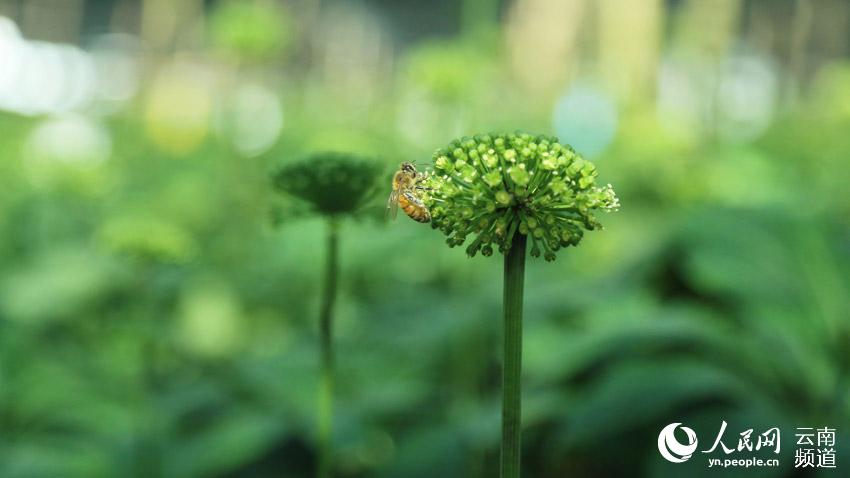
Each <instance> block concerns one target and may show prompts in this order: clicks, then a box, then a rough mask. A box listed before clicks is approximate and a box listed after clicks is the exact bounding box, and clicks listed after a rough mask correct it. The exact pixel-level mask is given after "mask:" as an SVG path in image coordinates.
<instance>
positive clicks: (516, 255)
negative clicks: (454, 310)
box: [501, 234, 526, 478]
mask: <svg viewBox="0 0 850 478" xmlns="http://www.w3.org/2000/svg"><path fill="white" fill-rule="evenodd" d="M525 243H526V236H525V235H524V234H515V235H514V237H513V241H512V242H511V248H510V250H509V251H508V253H507V254H505V288H504V295H503V302H504V304H503V307H504V318H505V324H504V345H505V351H504V357H503V364H502V463H501V477H502V478H518V477H519V471H520V431H521V426H520V425H521V418H522V405H521V403H522V385H521V380H520V379H521V375H522V294H523V292H522V289H523V281H524V276H525Z"/></svg>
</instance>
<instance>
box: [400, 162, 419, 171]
mask: <svg viewBox="0 0 850 478" xmlns="http://www.w3.org/2000/svg"><path fill="white" fill-rule="evenodd" d="M401 170H402V171H404V172H405V173H415V172H416V166H414V165H413V163H410V162H407V161H405V162H403V163H401Z"/></svg>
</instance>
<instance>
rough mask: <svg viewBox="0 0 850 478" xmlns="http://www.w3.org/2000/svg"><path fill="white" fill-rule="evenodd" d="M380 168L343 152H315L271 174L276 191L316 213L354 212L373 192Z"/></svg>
mask: <svg viewBox="0 0 850 478" xmlns="http://www.w3.org/2000/svg"><path fill="white" fill-rule="evenodd" d="M381 169H382V168H381V166H380V164H378V163H377V162H375V161H372V160H370V159H367V158H361V157H358V156H354V155H350V154H346V153H316V154H313V155H310V156H307V157H306V158H303V159H301V160H297V161H294V162H287V163H285V164H283V165H282V166H280V167H278V168H277V169H276V170H275V171H274V172H273V174H272V181H273V183H274V187H275V189H277V191H278V192H280V193H283V194H286V195H289V196H293V197H296V198H298V199H301V200H302V201H305V202H306V203H308V204H309V205H310V206H312V208H313V209H315V210H316V211H317V212H319V213H320V214H325V215H328V216H337V215H341V214H354V213H356V212H358V211H359V210H360V209H361V208H362V207H363V206H364V204H365V203H366V202H367V201H368V200H369V199H370V198H371V197H372V193H374V192H375V184H376V179H377V178H378V175H379V174H380V173H381Z"/></svg>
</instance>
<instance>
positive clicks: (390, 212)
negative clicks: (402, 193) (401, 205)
mask: <svg viewBox="0 0 850 478" xmlns="http://www.w3.org/2000/svg"><path fill="white" fill-rule="evenodd" d="M396 216H398V191H393V192H391V193H390V197H389V199H387V212H386V217H388V218H390V219H395V218H396Z"/></svg>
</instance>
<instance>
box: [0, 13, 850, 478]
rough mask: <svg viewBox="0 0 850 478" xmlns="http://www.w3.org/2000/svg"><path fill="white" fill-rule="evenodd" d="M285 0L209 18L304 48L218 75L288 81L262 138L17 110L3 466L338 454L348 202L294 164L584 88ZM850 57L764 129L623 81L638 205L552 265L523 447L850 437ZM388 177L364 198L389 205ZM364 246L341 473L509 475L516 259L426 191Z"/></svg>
mask: <svg viewBox="0 0 850 478" xmlns="http://www.w3.org/2000/svg"><path fill="white" fill-rule="evenodd" d="M268 5H271V4H266V3H263V2H254V3H250V5H249V4H244V5H243V4H242V3H241V2H219V4H218V5H217V6H216V7H215V9H214V10H213V11H212V13H211V15H212V16H211V17H209V18H208V20H209V25H210V32H209V33H210V34H211V35H212V37H213V38H214V39H215V41H214V44H215V45H216V46H215V47H214V48H223V49H225V50H227V51H231V52H233V54H234V55H235V56H236V57H239V58H244V59H249V60H251V61H254V62H259V63H262V62H270V63H273V62H274V61H284V60H282V59H281V58H280V57H281V55H279V53H281V52H283V51H285V50H286V49H288V48H292V51H293V54H292V57H293V58H294V59H291V60H285V61H286V62H285V63H283V64H282V65H281V68H280V69H281V70H282V71H283V72H284V73H282V74H280V76H274V75H271V74H269V73H268V72H259V73H257V72H249V71H247V70H241V69H239V68H241V67H242V66H241V65H237V66H236V67H235V68H237V69H236V70H235V71H233V72H230V74H229V75H224V76H225V77H226V78H225V80H222V84H223V86H221V85H220V86H221V88H224V89H227V88H228V87H229V86H231V85H232V83H228V81H230V82H238V81H239V80H243V79H250V80H251V81H254V82H256V83H259V84H265V85H267V87H268V88H269V89H271V90H273V91H274V93H275V94H276V95H278V96H279V98H280V103H281V105H282V108H283V111H284V120H283V128H282V130H281V131H280V134H279V137H277V139H276V141H275V143H274V146H273V147H272V148H271V149H269V150H268V151H266V152H265V153H264V154H262V155H260V156H253V157H245V156H243V155H241V154H239V153H238V152H237V151H235V150H233V149H232V148H231V147H230V143H229V141H228V136H227V135H228V134H230V131H228V130H222V131H217V130H215V129H214V128H212V129H210V130H209V131H207V130H206V129H205V130H204V131H203V134H202V135H198V138H201V139H199V140H198V143H197V145H190V146H191V148H189V147H187V149H185V150H184V149H175V150H169V149H168V148H163V147H162V144H160V143H158V142H157V141H156V140H155V139H152V138H151V137H150V136H149V134H148V133H146V131H148V128H147V127H148V126H149V124H148V123H147V122H149V121H150V120H149V119H146V117H145V115H144V113H143V110H144V107H143V101H142V100H140V101H135V100H134V101H130V102H129V103H127V104H126V105H125V107H124V108H122V109H121V110H120V111H117V112H113V113H111V114H108V115H107V114H104V115H97V114H92V115H91V116H92V117H93V118H94V119H93V120H91V121H92V122H93V124H95V125H96V127H97V128H100V129H102V130H103V131H105V132H106V133H107V134H108V137H109V138H110V145H111V146H110V148H111V149H110V154H109V155H108V158H107V159H104V160H100V161H89V160H87V158H89V157H88V156H87V155H86V154H81V155H80V154H76V153H75V154H76V156H74V155H71V159H68V158H69V156H66V155H63V154H62V153H63V150H64V149H66V148H68V149H73V148H71V146H72V145H75V144H77V143H76V142H75V141H74V140H73V139H74V138H67V137H63V138H61V142H60V143H61V145H62V146H63V148H59V149H58V151H53V152H52V153H51V154H46V153H45V152H44V150H42V149H39V148H38V147H37V146H38V145H37V144H36V145H35V146H34V145H33V140H32V138H34V137H38V136H35V134H34V133H35V132H36V131H38V129H39V127H40V125H41V124H42V123H43V122H44V121H45V120H46V119H45V118H43V117H24V116H19V115H14V114H12V113H0V131H2V135H0V178H2V182H3V186H2V187H1V188H0V476H3V477H11V478H24V477H54V476H61V477H91V476H138V477H156V476H162V477H200V476H205V477H236V476H285V477H287V478H299V477H308V476H312V473H313V469H314V467H315V458H316V456H315V452H316V451H315V428H314V427H315V396H316V390H317V385H318V383H317V381H318V373H317V372H318V356H317V345H318V337H317V331H316V329H315V320H314V319H315V316H316V311H317V309H318V294H319V289H320V280H319V277H320V272H321V264H322V262H321V259H322V250H321V247H318V246H317V245H318V244H321V239H322V237H323V230H324V229H323V224H322V221H321V220H320V219H317V218H306V219H304V218H299V220H298V221H295V220H294V217H291V216H289V215H286V214H282V215H279V216H278V217H277V221H274V220H273V218H272V216H273V211H276V210H281V208H285V207H288V206H286V205H285V204H283V203H282V202H281V200H280V198H278V197H276V195H275V193H274V192H273V190H272V188H271V187H269V181H268V172H269V170H270V169H271V168H272V167H273V166H274V165H276V164H279V163H280V162H281V161H283V162H289V161H291V160H292V158H298V157H304V156H305V155H308V154H310V153H314V152H316V151H323V150H327V149H332V150H346V151H348V152H351V153H353V154H358V155H367V156H379V157H380V158H383V159H382V160H380V161H381V163H380V167H381V168H383V169H381V171H380V172H383V173H384V177H383V180H384V181H385V183H384V184H385V185H386V186H385V188H386V194H388V193H389V179H390V176H389V175H390V174H391V172H392V171H393V170H394V168H396V167H397V166H398V163H399V162H401V161H405V160H412V159H420V160H425V159H426V158H428V157H430V156H431V154H432V153H433V150H434V149H435V148H436V147H438V146H441V145H444V144H445V143H446V141H448V140H449V139H451V138H452V137H455V136H462V135H464V134H470V133H473V132H475V131H487V130H506V129H507V130H514V129H516V128H523V129H529V130H535V131H542V132H547V131H548V132H551V130H552V125H551V124H550V123H551V121H550V119H551V116H552V111H551V107H552V104H554V98H548V97H543V96H539V97H537V96H533V93H534V92H533V91H531V92H529V91H530V90H529V89H527V88H526V89H523V88H522V87H520V86H518V85H516V84H515V83H514V82H515V81H516V80H515V78H513V77H512V75H511V74H510V71H509V70H510V67H509V65H508V64H507V63H508V62H507V59H506V56H505V55H504V54H503V52H502V49H501V48H502V47H501V45H500V44H499V43H498V42H495V41H494V42H493V44H492V45H490V46H489V47H488V48H485V49H482V50H478V49H475V48H471V47H470V46H468V45H469V40H468V39H465V38H460V39H457V40H449V39H442V40H439V43H436V44H431V43H427V42H426V43H425V45H426V46H419V45H418V44H417V45H411V46H410V48H409V49H404V48H400V49H399V51H397V52H396V53H395V54H397V55H399V56H400V57H401V58H400V61H399V64H398V65H396V67H395V68H392V67H387V63H385V62H383V61H384V60H383V59H382V58H383V57H381V56H380V55H377V54H375V53H374V52H375V51H378V52H382V53H384V54H386V53H387V52H388V51H390V48H389V46H390V45H392V43H391V42H389V43H380V41H382V40H381V38H384V37H381V36H380V34H379V32H376V31H375V30H371V29H362V28H359V27H357V26H358V25H361V23H358V22H359V21H361V20H362V18H363V17H361V16H357V15H366V14H364V13H362V12H361V13H356V12H359V10H346V9H344V8H342V7H340V8H341V9H338V10H333V11H332V13H333V15H331V14H327V15H326V17H327V18H331V20H327V22H330V23H331V24H332V25H333V28H329V29H324V30H321V29H320V27H319V26H317V25H324V24H323V23H321V22H318V21H317V22H316V23H313V24H311V25H313V26H314V27H315V28H316V29H317V31H316V34H315V35H313V36H310V35H306V34H303V33H302V35H301V36H299V34H298V31H300V30H297V29H295V28H294V27H292V25H296V24H297V22H298V21H305V22H306V21H307V20H309V19H310V18H314V17H316V18H319V17H321V18H325V17H322V16H321V15H319V14H316V13H315V12H312V11H309V12H307V13H306V14H303V16H302V17H298V18H294V17H293V18H289V19H288V20H284V22H287V21H288V22H289V24H286V23H278V22H276V21H272V20H271V19H272V18H273V16H272V15H271V14H269V13H267V12H266V10H264V8H272V9H273V10H275V11H277V10H276V7H268ZM346 8H348V7H346ZM409 8H414V6H413V4H412V3H411V4H410V5H409ZM352 11H354V12H355V13H352ZM310 15H314V17H311V16H310ZM334 15H335V16H334ZM387 15H389V14H387ZM284 16H285V15H284ZM352 18H353V19H354V20H352ZM334 22H336V23H334ZM374 24H378V25H380V22H375V23H374ZM352 25H354V26H355V27H351V26H352ZM346 28H348V30H346ZM305 29H306V27H305ZM340 32H342V33H340ZM345 32H348V34H349V35H350V36H349V37H345V36H344V33H345ZM352 32H354V33H352ZM845 33H846V30H845ZM334 35H343V36H334ZM532 36H533V35H532ZM845 36H846V35H845ZM289 38H291V43H290V40H289ZM323 39H330V40H328V41H326V42H323ZM346 39H347V41H343V40H346ZM383 41H386V38H384V40H383ZM429 41H430V40H429ZM370 42H372V43H370ZM375 45H377V46H375ZM428 45H431V46H428ZM382 48H383V49H382ZM199 56H200V55H199ZM532 56H533V55H531V53H529V54H528V60H529V61H531V60H532ZM272 58H274V60H272ZM167 61H169V60H168V59H163V58H152V60H151V64H156V62H167ZM546 62H548V63H550V64H556V63H557V60H556V59H554V58H549V59H546ZM656 66H657V65H656ZM151 68H154V67H153V66H151ZM529 68H531V67H530V66H529ZM848 72H850V66H848V62H847V59H846V55H845V57H842V58H839V59H833V60H832V61H831V62H830V64H828V65H825V66H823V67H822V68H821V69H819V70H817V71H816V72H813V73H812V75H811V76H810V77H809V78H808V80H810V81H808V83H806V88H805V89H804V90H803V94H801V95H800V96H799V97H798V98H796V99H795V100H794V101H789V102H788V105H787V106H783V108H781V109H777V112H776V113H775V114H774V115H773V116H772V117H771V121H770V123H769V125H768V126H767V127H766V129H764V130H763V131H761V132H760V133H759V134H758V135H755V136H754V137H752V138H747V139H745V140H731V139H729V138H725V137H723V136H722V135H719V134H717V132H716V130H715V129H713V128H711V127H708V126H707V127H705V128H704V129H699V130H687V131H686V132H685V133H684V134H683V133H682V128H681V127H680V128H678V129H677V128H670V127H669V124H665V122H664V121H663V119H662V118H660V117H659V115H657V114H656V111H655V110H654V103H653V99H654V95H655V94H656V93H655V92H650V91H643V92H641V93H640V94H641V95H644V96H645V98H641V99H642V100H644V101H638V102H634V105H632V103H628V104H629V105H631V106H625V105H626V103H624V106H623V107H622V108H621V110H620V112H619V114H620V117H619V126H618V131H617V134H616V137H615V139H614V142H613V143H612V144H610V145H609V146H608V148H607V149H606V150H605V152H604V153H602V154H601V155H600V156H599V157H597V158H592V159H593V160H594V161H595V162H597V164H599V165H600V171H602V172H603V174H602V175H601V177H600V180H601V181H604V182H611V183H612V184H614V186H615V187H616V189H617V192H618V195H619V196H620V198H621V201H622V203H623V205H624V207H623V208H622V210H621V211H620V212H619V213H618V214H612V215H609V216H607V217H606V218H605V219H606V220H605V227H606V231H605V233H604V234H599V235H597V236H596V237H594V240H593V241H587V244H582V245H581V246H580V247H579V248H576V249H574V250H572V249H571V250H569V251H567V252H566V253H564V254H562V258H563V260H559V261H557V262H555V263H551V264H550V263H544V262H542V261H540V262H536V261H534V262H531V263H529V266H528V268H527V272H526V273H527V274H528V276H529V277H528V280H527V283H528V284H529V287H528V288H527V290H526V299H525V303H526V305H525V307H526V312H525V317H526V324H525V333H526V336H525V343H524V360H525V364H524V374H525V375H524V379H525V390H524V397H523V399H524V425H525V429H524V434H523V443H524V451H525V454H524V467H525V476H529V477H539V478H543V477H561V476H582V477H584V476H587V477H595V476H651V477H668V476H669V477H673V476H715V475H716V474H717V473H715V470H708V468H707V467H706V465H705V462H704V460H697V459H693V460H691V461H689V462H688V463H686V464H676V465H674V464H671V463H667V462H665V461H663V460H662V459H661V458H660V457H659V455H658V452H657V449H656V439H657V434H658V432H659V430H660V429H661V428H662V427H663V426H665V425H667V424H669V423H672V422H684V423H686V424H688V425H689V426H691V427H692V428H694V430H696V432H697V434H698V436H699V437H700V439H701V441H700V443H701V447H700V449H704V448H703V447H702V444H704V443H705V442H706V441H710V440H711V438H713V437H714V436H715V434H716V433H717V430H718V429H719V424H720V422H721V421H722V420H726V421H727V422H728V423H729V429H728V431H727V440H728V441H727V444H728V443H732V442H733V440H735V439H736V438H737V434H738V433H740V432H741V431H743V430H745V429H747V428H755V429H756V430H766V429H767V428H770V427H773V426H778V427H780V428H781V430H782V433H783V440H782V449H783V454H782V455H781V460H782V461H781V463H782V466H781V467H779V468H760V469H757V470H753V469H746V470H745V469H740V470H726V473H724V474H727V475H736V476H798V474H796V473H797V471H798V470H795V469H794V468H793V459H792V456H793V455H791V453H793V451H792V450H793V447H794V442H793V430H794V428H795V427H798V426H799V427H803V426H806V427H822V426H830V427H835V428H837V430H838V436H837V438H836V444H837V458H836V461H837V463H838V466H839V471H840V470H841V469H842V468H846V467H847V466H850V433H848V430H850V428H848V425H850V382H848V376H850V375H848V374H850V347H848V344H850V281H848V277H850V225H848V224H850V221H848V218H850V188H848V185H850V135H848V134H847V132H848V131H850V106H848V105H850V73H848ZM252 75H254V76H252ZM268 85H271V86H268ZM148 87H149V85H148V84H146V83H143V84H142V85H141V90H140V92H139V97H140V98H141V99H144V98H146V96H145V95H148V94H149V91H148ZM423 91H424V93H423ZM218 98H219V97H214V98H211V99H210V101H212V102H213V103H215V102H216V101H218ZM179 99H180V98H177V99H170V101H177V102H178V103H179ZM193 104H194V103H193ZM177 106H178V107H179V106H181V105H180V104H178V105H177ZM212 110H214V108H212ZM178 111H179V109H178ZM210 114H211V115H214V114H217V113H216V112H215V111H213V112H212V113H210ZM248 119H249V120H254V121H260V119H254V118H253V117H251V116H250V115H248ZM707 121H708V120H707ZM209 122H210V123H214V119H213V118H209ZM709 123H710V121H709ZM679 126H681V125H679ZM709 126H710V125H709ZM204 128H206V126H204ZM175 134H176V136H177V137H179V136H180V133H179V131H178V132H177V133H175ZM42 139H43V138H42ZM560 139H561V140H563V141H565V142H570V138H560ZM51 151H52V150H51ZM175 151H178V152H179V154H178V153H177V152H175ZM48 152H50V151H48ZM72 152H73V151H72ZM377 173H378V172H377V171H376V174H377ZM336 193H337V194H340V195H343V196H344V195H346V194H349V193H346V192H345V191H342V190H338V191H336ZM385 197H386V196H385V195H384V194H380V193H376V194H375V195H373V196H370V200H371V202H368V204H365V206H368V207H371V210H373V211H376V212H377V213H376V215H378V214H380V213H381V211H382V209H383V201H384V199H385ZM340 200H341V199H336V198H335V199H334V202H335V203H338V202H339V201H340ZM358 204H359V203H358ZM341 248H342V250H341V254H340V257H341V258H342V264H341V271H342V281H341V286H340V294H341V295H340V297H339V302H338V304H339V307H338V313H337V317H338V321H337V327H336V330H335V332H336V337H335V340H336V346H337V354H338V356H339V357H341V359H340V363H339V364H338V370H337V373H338V386H337V391H336V392H337V398H336V402H335V403H336V414H335V428H334V432H335V437H334V440H335V442H336V447H335V448H336V450H337V457H336V459H337V475H338V476H340V477H377V478H381V477H387V478H391V477H392V478H398V477H405V478H416V477H433V476H440V477H470V476H471V477H491V476H496V474H497V470H496V467H497V460H496V457H497V453H498V440H499V403H498V397H499V393H498V391H499V383H500V382H499V376H498V364H499V357H498V355H497V353H498V352H497V351H498V349H499V347H498V344H499V341H500V337H499V330H500V324H499V320H498V318H499V317H500V312H499V310H500V308H499V307H500V300H501V284H500V283H499V280H498V278H499V277H500V270H501V266H502V264H501V262H500V261H499V260H498V258H490V259H481V260H476V261H469V260H467V259H466V258H465V257H464V256H463V254H458V253H457V251H451V250H449V249H448V248H446V247H444V244H443V240H442V239H441V238H440V236H439V235H438V234H436V233H434V232H433V231H431V230H430V229H429V228H427V227H423V226H422V225H420V224H416V223H414V222H413V221H410V220H408V219H407V218H404V217H400V218H399V220H398V221H397V222H395V223H392V224H390V225H387V224H382V223H380V222H378V221H374V222H357V223H352V224H351V225H350V226H348V225H347V227H346V230H345V234H344V236H343V237H342V240H341ZM343 357H344V359H342V358H343ZM709 445H710V443H709ZM799 476H803V475H799Z"/></svg>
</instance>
